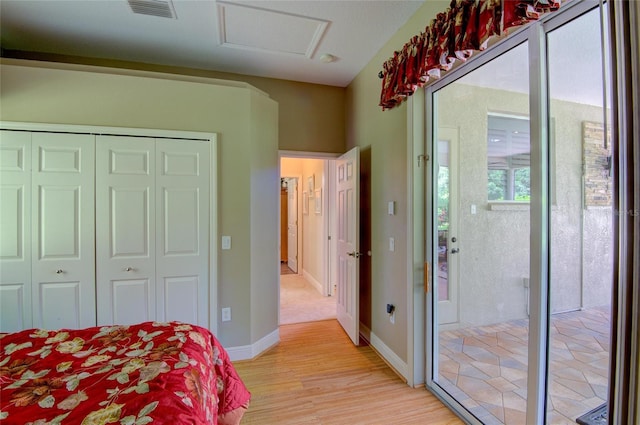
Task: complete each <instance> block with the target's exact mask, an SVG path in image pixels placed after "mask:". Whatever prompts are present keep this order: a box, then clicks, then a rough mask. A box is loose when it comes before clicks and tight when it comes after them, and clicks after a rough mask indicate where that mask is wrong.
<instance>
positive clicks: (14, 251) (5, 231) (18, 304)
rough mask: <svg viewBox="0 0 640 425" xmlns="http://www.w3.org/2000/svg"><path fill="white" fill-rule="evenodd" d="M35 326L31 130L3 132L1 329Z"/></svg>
mask: <svg viewBox="0 0 640 425" xmlns="http://www.w3.org/2000/svg"><path fill="white" fill-rule="evenodd" d="M30 327H32V319H31V133H30V132H26V131H6V130H3V131H1V132H0V332H15V331H18V330H21V329H28V328H30Z"/></svg>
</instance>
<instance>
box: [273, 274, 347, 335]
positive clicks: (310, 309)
mask: <svg viewBox="0 0 640 425" xmlns="http://www.w3.org/2000/svg"><path fill="white" fill-rule="evenodd" d="M335 318H336V301H335V297H325V296H323V295H322V294H320V292H318V290H317V289H316V288H315V287H314V286H312V285H311V284H310V283H309V282H307V281H306V279H305V278H304V277H303V276H302V275H298V274H281V275H280V324H281V325H286V324H290V323H302V322H314V321H318V320H328V319H335Z"/></svg>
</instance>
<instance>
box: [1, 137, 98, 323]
mask: <svg viewBox="0 0 640 425" xmlns="http://www.w3.org/2000/svg"><path fill="white" fill-rule="evenodd" d="M94 146H95V142H94V136H92V135H84V134H67V133H30V132H21V131H3V132H2V152H1V161H0V162H1V163H2V167H1V170H0V171H1V179H2V185H1V186H2V198H1V199H0V201H1V202H2V208H1V210H2V214H1V218H0V222H1V223H2V224H1V228H0V230H1V232H2V238H1V239H2V244H1V255H0V268H1V269H2V274H1V282H0V290H1V293H0V300H1V301H2V302H1V307H2V315H1V316H0V318H1V323H0V327H1V328H2V330H3V331H16V330H20V329H25V328H29V327H40V328H47V329H59V328H79V327H85V326H92V325H94V324H95V314H96V313H95V311H96V310H95V283H94V282H95V281H94V277H95V276H94V261H95V251H94V174H93V161H94Z"/></svg>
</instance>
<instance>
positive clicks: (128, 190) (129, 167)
mask: <svg viewBox="0 0 640 425" xmlns="http://www.w3.org/2000/svg"><path fill="white" fill-rule="evenodd" d="M96 143H97V145H96V256H97V259H96V282H97V297H98V298H97V299H98V324H99V325H106V324H114V323H115V324H132V323H137V322H143V321H148V320H156V317H157V314H156V301H155V297H156V294H155V288H156V282H155V260H156V259H155V254H156V252H155V249H156V243H155V238H156V221H155V213H154V210H155V203H156V200H155V196H156V195H155V190H154V187H155V183H154V179H155V177H154V174H155V151H154V149H155V146H154V144H155V141H154V139H151V138H141V137H125V136H98V137H97V140H96Z"/></svg>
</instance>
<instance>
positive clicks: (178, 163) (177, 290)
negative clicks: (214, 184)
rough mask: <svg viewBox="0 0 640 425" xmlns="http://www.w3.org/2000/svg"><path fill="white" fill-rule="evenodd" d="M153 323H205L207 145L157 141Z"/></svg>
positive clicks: (207, 243)
mask: <svg viewBox="0 0 640 425" xmlns="http://www.w3.org/2000/svg"><path fill="white" fill-rule="evenodd" d="M156 153H157V155H158V162H157V164H158V168H157V175H156V191H157V196H158V213H157V218H158V233H157V235H158V239H157V259H158V260H157V263H156V275H157V279H158V281H159V288H158V293H157V300H158V309H159V311H158V316H159V317H158V319H159V320H165V321H170V320H179V321H186V322H189V323H197V324H200V325H203V326H206V325H207V322H208V281H209V272H208V269H209V267H208V264H209V262H208V252H209V249H208V246H209V236H208V235H209V154H210V152H209V144H208V143H207V142H202V141H194V140H189V141H186V140H168V139H162V140H158V141H157V143H156Z"/></svg>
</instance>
